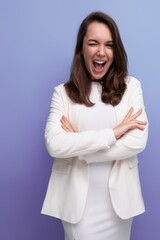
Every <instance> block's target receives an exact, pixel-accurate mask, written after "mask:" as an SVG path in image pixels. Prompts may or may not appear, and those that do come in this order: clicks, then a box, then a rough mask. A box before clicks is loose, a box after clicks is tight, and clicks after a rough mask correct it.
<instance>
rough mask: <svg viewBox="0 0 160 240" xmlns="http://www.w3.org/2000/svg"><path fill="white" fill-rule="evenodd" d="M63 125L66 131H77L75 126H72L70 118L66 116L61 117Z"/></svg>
mask: <svg viewBox="0 0 160 240" xmlns="http://www.w3.org/2000/svg"><path fill="white" fill-rule="evenodd" d="M60 122H61V126H62V128H63V129H64V130H65V131H66V132H75V130H74V128H73V127H72V125H71V123H70V122H69V120H68V119H67V118H66V117H65V116H62V117H61V119H60Z"/></svg>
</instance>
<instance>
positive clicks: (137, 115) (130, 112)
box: [124, 107, 143, 121]
mask: <svg viewBox="0 0 160 240" xmlns="http://www.w3.org/2000/svg"><path fill="white" fill-rule="evenodd" d="M133 111H134V108H133V107H131V108H130V109H129V111H128V113H127V114H126V116H125V118H124V121H128V120H130V121H133V120H135V119H136V118H137V117H139V116H140V115H141V113H142V111H143V110H142V109H139V110H138V111H137V112H136V113H134V114H133ZM132 114H133V115H132Z"/></svg>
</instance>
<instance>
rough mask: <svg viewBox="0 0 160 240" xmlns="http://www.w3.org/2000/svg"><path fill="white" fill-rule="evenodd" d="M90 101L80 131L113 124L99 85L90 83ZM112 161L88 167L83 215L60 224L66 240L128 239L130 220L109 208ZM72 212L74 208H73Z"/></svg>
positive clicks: (112, 125) (114, 121)
mask: <svg viewBox="0 0 160 240" xmlns="http://www.w3.org/2000/svg"><path fill="white" fill-rule="evenodd" d="M90 100H91V101H92V102H94V103H95V105H94V106H93V107H88V108H87V107H86V108H85V109H86V110H85V111H84V112H82V113H81V117H80V130H82V131H85V130H100V129H103V128H106V127H110V128H113V127H114V126H115V125H116V116H115V111H114V107H112V106H111V105H110V104H104V103H103V102H102V101H101V85H100V83H99V82H92V91H91V95H90ZM113 163H114V161H112V162H102V163H98V159H97V163H92V164H89V165H88V172H89V188H88V194H87V201H86V206H85V210H84V214H83V217H82V219H81V220H80V222H78V223H76V224H70V223H67V222H64V221H62V223H63V227H64V232H65V240H74V239H75V240H91V239H92V240H129V239H130V230H131V225H132V219H128V220H122V219H120V218H119V217H118V216H117V215H116V214H115V212H114V209H113V207H112V203H111V199H110V194H109V189H108V180H109V175H110V171H111V169H112V166H113ZM73 211H74V209H73Z"/></svg>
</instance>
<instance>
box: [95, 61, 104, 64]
mask: <svg viewBox="0 0 160 240" xmlns="http://www.w3.org/2000/svg"><path fill="white" fill-rule="evenodd" d="M94 62H95V63H98V64H103V63H105V61H94Z"/></svg>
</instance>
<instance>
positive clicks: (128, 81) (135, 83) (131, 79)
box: [125, 75, 141, 89]
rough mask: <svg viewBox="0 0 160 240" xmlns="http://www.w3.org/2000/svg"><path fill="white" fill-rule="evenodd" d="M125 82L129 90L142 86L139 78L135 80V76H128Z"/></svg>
mask: <svg viewBox="0 0 160 240" xmlns="http://www.w3.org/2000/svg"><path fill="white" fill-rule="evenodd" d="M125 82H126V84H127V88H128V89H129V88H136V87H139V86H141V82H140V81H139V80H138V79H137V78H135V77H133V76H130V75H128V76H127V77H126V79H125Z"/></svg>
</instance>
